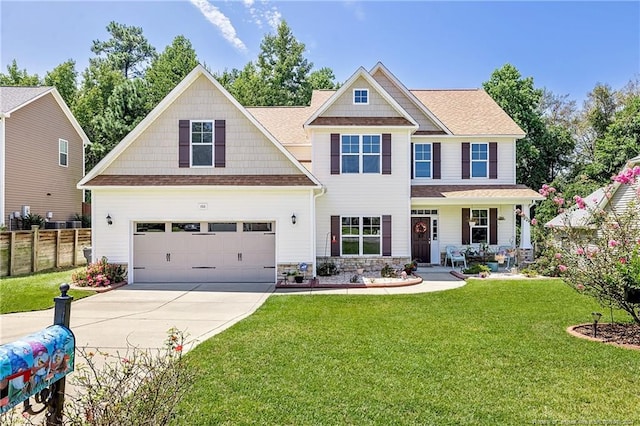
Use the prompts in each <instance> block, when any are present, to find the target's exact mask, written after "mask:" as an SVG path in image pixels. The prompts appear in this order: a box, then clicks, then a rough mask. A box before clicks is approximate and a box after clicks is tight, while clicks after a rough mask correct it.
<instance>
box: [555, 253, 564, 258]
mask: <svg viewBox="0 0 640 426" xmlns="http://www.w3.org/2000/svg"><path fill="white" fill-rule="evenodd" d="M554 257H555V258H556V259H562V253H556V255H555V256H554Z"/></svg>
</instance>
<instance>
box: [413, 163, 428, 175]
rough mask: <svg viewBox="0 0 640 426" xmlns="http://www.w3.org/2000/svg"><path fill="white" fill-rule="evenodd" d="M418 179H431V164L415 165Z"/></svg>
mask: <svg viewBox="0 0 640 426" xmlns="http://www.w3.org/2000/svg"><path fill="white" fill-rule="evenodd" d="M415 173H416V177H422V178H430V177H431V162H430V161H429V162H426V161H421V162H419V163H416V164H415Z"/></svg>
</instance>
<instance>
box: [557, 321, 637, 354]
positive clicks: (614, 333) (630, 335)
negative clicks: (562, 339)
mask: <svg viewBox="0 0 640 426" xmlns="http://www.w3.org/2000/svg"><path fill="white" fill-rule="evenodd" d="M568 331H569V333H571V334H573V335H576V336H577V337H582V338H586V339H589V340H596V341H598V342H604V343H612V344H615V345H620V346H624V347H628V348H631V349H636V350H640V324H635V323H628V324H620V323H613V324H611V323H608V324H598V328H597V333H596V337H593V324H581V325H576V326H573V327H569V329H568Z"/></svg>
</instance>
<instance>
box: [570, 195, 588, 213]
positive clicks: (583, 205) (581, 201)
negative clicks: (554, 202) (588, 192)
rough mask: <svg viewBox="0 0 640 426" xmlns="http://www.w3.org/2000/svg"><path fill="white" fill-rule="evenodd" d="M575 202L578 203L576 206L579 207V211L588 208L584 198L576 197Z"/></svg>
mask: <svg viewBox="0 0 640 426" xmlns="http://www.w3.org/2000/svg"><path fill="white" fill-rule="evenodd" d="M573 201H575V202H576V205H577V206H578V208H579V209H583V210H584V208H585V207H586V203H585V202H584V200H583V199H582V197H580V196H579V195H574V196H573Z"/></svg>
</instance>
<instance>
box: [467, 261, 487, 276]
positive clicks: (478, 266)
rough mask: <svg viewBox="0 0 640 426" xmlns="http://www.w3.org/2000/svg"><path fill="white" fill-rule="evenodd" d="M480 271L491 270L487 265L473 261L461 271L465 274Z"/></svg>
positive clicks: (473, 273)
mask: <svg viewBox="0 0 640 426" xmlns="http://www.w3.org/2000/svg"><path fill="white" fill-rule="evenodd" d="M481 272H486V273H489V272H491V269H490V268H489V267H488V266H487V265H482V264H480V263H474V264H473V265H471V266H469V267H468V268H467V269H465V270H464V271H462V273H463V274H467V275H475V274H479V273H481Z"/></svg>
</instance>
